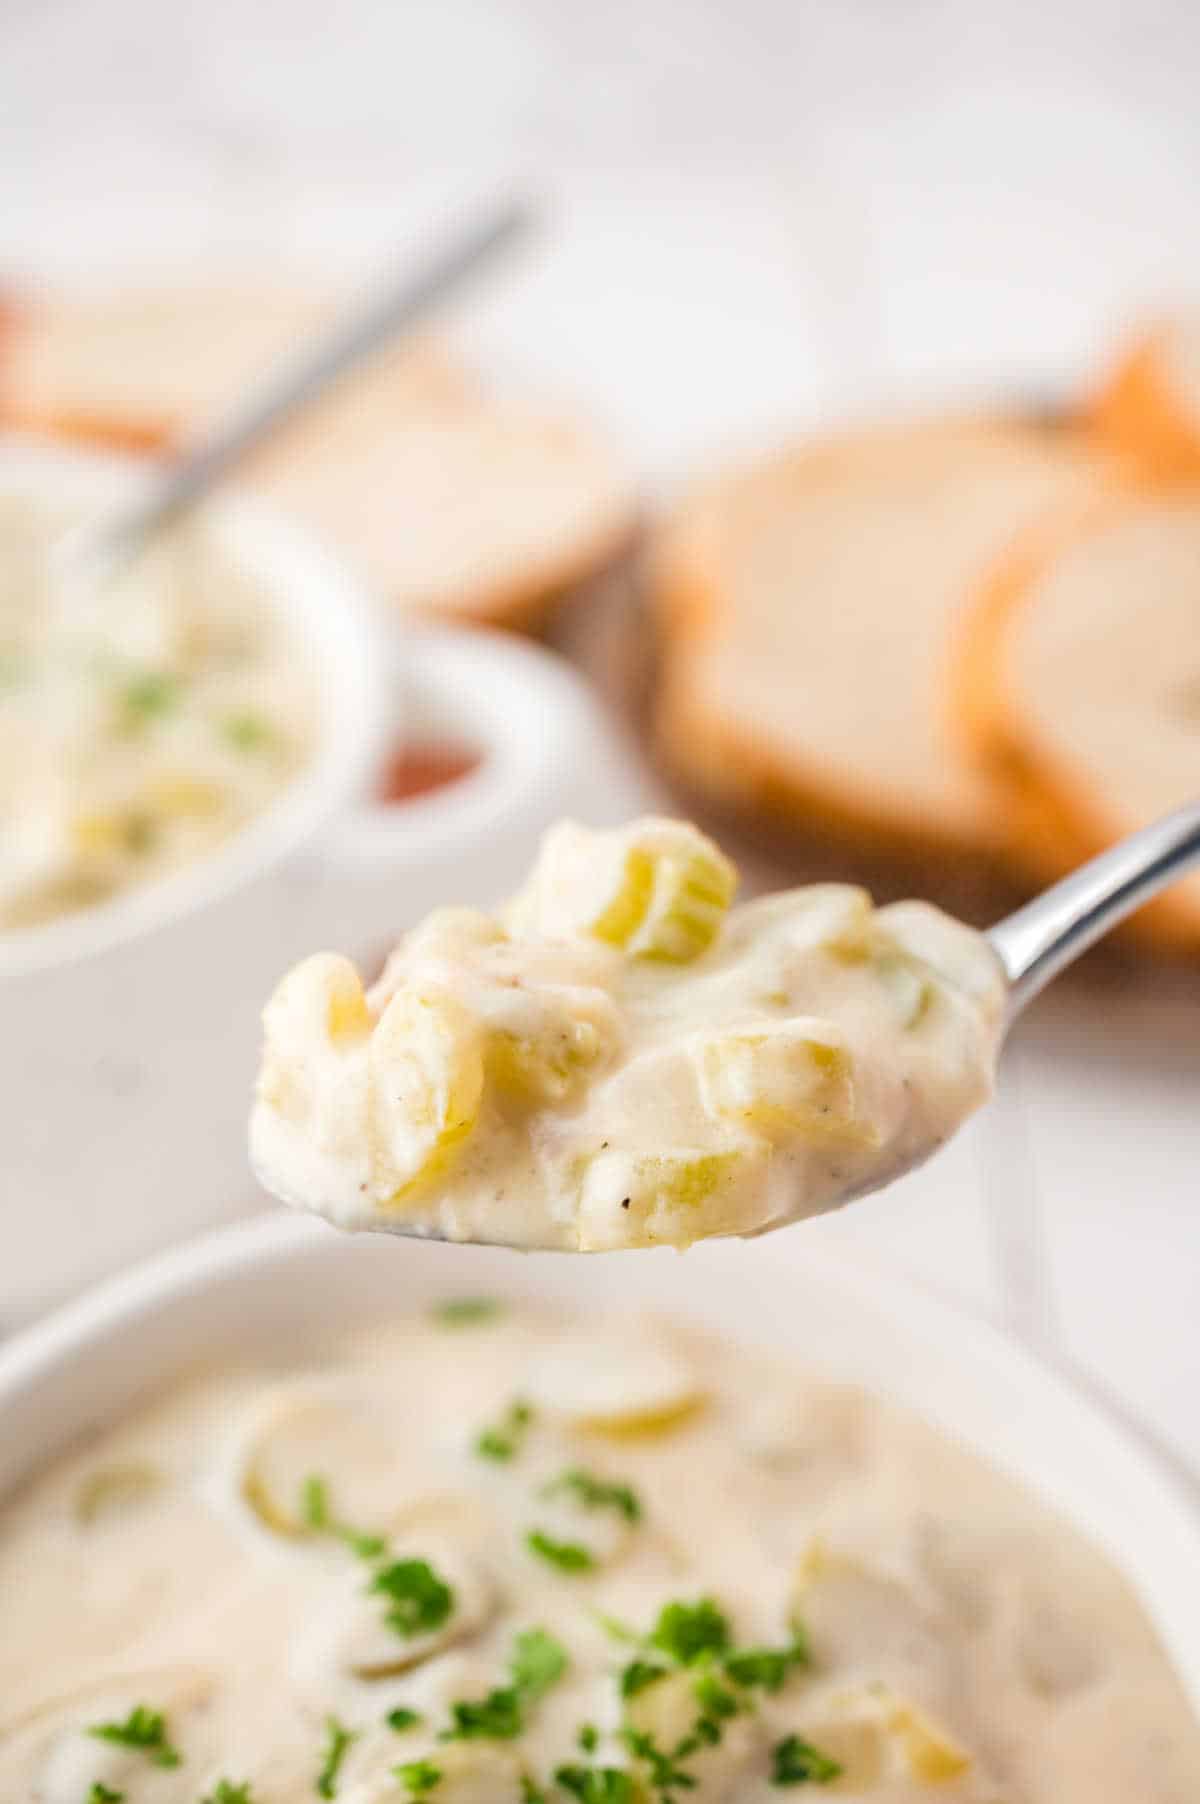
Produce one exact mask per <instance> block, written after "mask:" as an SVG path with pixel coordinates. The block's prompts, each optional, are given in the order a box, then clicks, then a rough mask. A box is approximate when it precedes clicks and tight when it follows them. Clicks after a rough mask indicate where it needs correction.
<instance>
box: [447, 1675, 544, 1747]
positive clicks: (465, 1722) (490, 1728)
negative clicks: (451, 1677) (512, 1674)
mask: <svg viewBox="0 0 1200 1804" xmlns="http://www.w3.org/2000/svg"><path fill="white" fill-rule="evenodd" d="M450 1715H451V1718H452V1726H451V1727H450V1728H449V1729H443V1730H442V1737H441V1738H442V1740H443V1741H475V1740H479V1739H483V1740H487V1741H513V1740H515V1739H516V1737H517V1736H518V1735H519V1734H520V1733H521V1731H522V1729H523V1728H524V1727H525V1712H524V1710H523V1709H522V1707H521V1694H520V1692H519V1691H518V1690H517V1689H516V1687H515V1685H502V1686H498V1687H497V1689H496V1690H495V1691H489V1692H488V1694H487V1696H486V1697H485V1698H460V1699H459V1700H458V1702H457V1703H454V1704H451V1706H450Z"/></svg>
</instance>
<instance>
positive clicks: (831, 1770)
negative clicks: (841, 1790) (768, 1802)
mask: <svg viewBox="0 0 1200 1804" xmlns="http://www.w3.org/2000/svg"><path fill="white" fill-rule="evenodd" d="M771 1762H772V1764H771V1784H772V1785H808V1784H812V1785H829V1784H830V1783H831V1782H832V1781H833V1780H834V1779H837V1778H839V1777H840V1775H841V1771H842V1769H841V1767H840V1765H839V1764H838V1762H837V1761H836V1760H831V1759H830V1758H829V1755H828V1754H822V1752H821V1750H820V1748H814V1747H813V1745H812V1742H811V1741H805V1740H804V1739H803V1738H802V1737H801V1736H799V1735H785V1736H784V1738H783V1740H782V1741H780V1742H776V1744H775V1746H774V1748H773V1749H772V1751H771Z"/></svg>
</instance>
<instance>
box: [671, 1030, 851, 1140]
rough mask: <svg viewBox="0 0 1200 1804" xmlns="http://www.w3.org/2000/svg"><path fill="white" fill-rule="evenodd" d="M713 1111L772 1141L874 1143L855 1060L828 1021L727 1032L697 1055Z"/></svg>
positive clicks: (705, 1090)
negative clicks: (862, 1115)
mask: <svg viewBox="0 0 1200 1804" xmlns="http://www.w3.org/2000/svg"><path fill="white" fill-rule="evenodd" d="M697 1057H698V1061H699V1066H700V1077H701V1083H702V1085H703V1088H704V1096H705V1101H706V1103H707V1106H708V1107H709V1108H710V1110H711V1111H712V1113H713V1114H715V1115H722V1116H726V1117H729V1118H731V1119H732V1120H734V1121H736V1122H737V1123H739V1124H740V1125H742V1126H744V1127H746V1128H749V1129H750V1130H751V1131H752V1132H755V1133H759V1134H763V1135H765V1136H766V1137H767V1138H768V1139H783V1138H789V1137H791V1136H795V1135H799V1136H801V1137H802V1138H804V1139H809V1140H813V1141H838V1140H843V1141H845V1140H850V1141H855V1142H857V1143H859V1144H862V1143H863V1141H864V1137H866V1138H867V1139H868V1140H869V1134H868V1130H867V1128H866V1125H865V1124H864V1123H863V1122H862V1121H861V1120H859V1119H858V1117H857V1115H856V1111H855V1092H854V1074H853V1062H852V1059H851V1056H850V1054H849V1053H848V1052H847V1050H846V1049H845V1047H844V1046H842V1045H841V1044H839V1042H838V1041H837V1039H836V1037H835V1035H834V1033H833V1030H832V1028H831V1026H830V1024H829V1023H828V1022H823V1021H816V1020H809V1019H808V1018H807V1017H803V1016H801V1017H798V1018H796V1019H794V1020H791V1021H780V1022H778V1023H774V1022H768V1023H766V1024H764V1025H763V1026H762V1027H761V1028H756V1029H755V1030H754V1031H753V1032H748V1031H747V1032H741V1033H730V1034H721V1035H719V1036H717V1037H715V1038H712V1039H707V1040H704V1041H702V1042H701V1044H700V1047H699V1049H698V1053H697Z"/></svg>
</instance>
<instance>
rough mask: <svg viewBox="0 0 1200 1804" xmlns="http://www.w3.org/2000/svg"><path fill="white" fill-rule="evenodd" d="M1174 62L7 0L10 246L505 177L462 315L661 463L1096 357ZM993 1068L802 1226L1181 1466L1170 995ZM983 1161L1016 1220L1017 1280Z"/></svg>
mask: <svg viewBox="0 0 1200 1804" xmlns="http://www.w3.org/2000/svg"><path fill="white" fill-rule="evenodd" d="M1198 93H1200V7H1196V6H1194V5H1191V4H1189V0H1141V4H1139V5H1138V6H1136V7H1133V6H1129V5H1127V4H1126V5H1118V4H1115V3H1092V4H1087V3H1085V0H1075V3H1071V4H1060V5H1058V6H1057V7H1055V6H1054V5H1052V4H1042V5H1036V6H1030V5H1017V4H1011V3H1008V4H1005V3H1002V0H997V4H995V5H991V6H982V5H971V4H953V3H952V0H946V3H943V4H935V3H929V4H915V3H914V4H902V3H899V0H897V3H894V4H889V0H874V3H873V4H871V3H869V0H831V3H830V4H828V5H813V4H799V3H796V0H793V3H790V4H789V0H737V3H736V4H734V3H726V4H721V5H715V4H690V5H689V4H687V0H605V4H595V3H593V0H437V3H436V4H432V3H431V4H427V5H415V4H403V3H400V0H393V3H392V4H386V3H379V4H374V5H342V6H332V5H330V4H329V0H321V3H320V4H318V3H317V0H289V3H284V0H205V3H204V4H202V5H201V4H191V3H190V0H189V3H187V4H185V3H183V0H173V3H172V0H105V3H103V4H101V3H99V0H92V3H91V4H81V3H80V0H0V266H2V267H3V269H4V271H5V272H6V273H7V274H8V276H10V277H11V278H12V279H14V280H23V281H24V282H25V283H26V284H27V285H30V284H32V285H36V283H37V282H39V281H43V282H50V281H59V282H62V283H76V282H80V281H84V282H89V283H102V282H103V281H104V279H105V278H106V276H108V275H110V274H118V275H122V276H123V275H126V274H128V273H129V272H131V271H133V272H140V273H142V274H145V275H148V276H150V277H152V278H155V279H161V278H163V277H164V276H169V275H171V274H172V273H188V272H193V271H194V272H201V271H202V272H203V273H204V274H205V275H211V274H212V273H213V271H214V269H217V270H220V269H229V270H239V271H247V270H248V271H255V270H260V269H263V268H268V269H270V271H271V272H272V273H273V274H274V275H276V276H278V275H279V274H280V272H281V271H287V270H294V271H295V272H296V274H297V275H298V276H299V277H301V278H303V277H306V276H316V277H317V278H319V279H320V280H321V281H322V282H324V283H326V284H329V283H331V282H335V281H338V280H340V279H343V278H345V279H350V278H353V277H354V276H356V275H358V274H360V273H362V272H365V271H369V270H373V269H376V268H378V267H380V266H381V265H386V264H387V263H388V262H389V261H390V260H391V259H392V257H393V256H394V255H396V254H397V253H399V252H400V251H402V250H403V247H404V245H405V244H406V243H408V242H411V240H412V236H413V234H414V233H415V232H419V230H420V229H421V227H422V225H423V224H425V223H426V222H428V221H429V220H430V219H432V218H434V217H436V216H437V214H438V211H439V209H440V208H441V207H443V206H444V205H446V204H450V203H454V202H456V201H461V200H463V199H464V198H467V197H470V196H471V195H475V194H479V193H480V192H486V191H487V190H489V189H492V188H495V187H504V186H506V185H508V184H510V183H512V182H516V183H518V184H519V185H522V186H527V187H532V188H533V189H534V190H535V191H536V192H537V193H538V194H539V195H540V196H541V197H542V199H543V203H544V207H545V214H546V227H545V230H544V233H543V235H542V237H541V240H540V242H539V243H538V245H537V247H536V248H535V249H534V250H533V251H532V252H531V254H530V256H529V257H528V258H527V259H526V260H524V261H523V262H522V264H521V265H520V267H519V268H514V269H512V270H511V271H510V272H509V273H508V274H507V275H505V276H504V277H502V278H500V279H498V280H497V281H495V282H494V283H493V284H492V285H491V286H490V289H489V291H488V292H487V293H486V294H485V295H483V296H481V297H480V298H479V299H478V300H477V301H476V302H475V303H473V305H472V306H471V307H470V308H469V309H468V310H466V311H464V312H463V313H462V314H461V317H460V321H459V326H460V330H461V332H462V334H463V336H464V337H465V339H466V340H467V342H468V343H469V345H470V346H471V348H472V349H474V350H475V351H477V352H478V353H479V354H480V355H481V356H483V357H484V358H485V359H486V360H488V361H490V362H491V363H492V364H493V365H494V366H495V367H497V368H503V369H506V370H508V369H511V370H512V371H515V372H517V373H518V374H520V375H522V376H523V377H525V376H528V377H533V378H535V379H538V380H544V381H546V382H547V383H551V384H554V385H557V386H560V387H561V386H564V385H565V386H567V387H569V388H570V389H572V390H573V391H575V392H576V393H578V394H579V395H580V396H581V397H582V398H583V399H584V400H585V401H587V402H588V403H589V404H590V405H591V407H592V408H593V410H594V411H595V412H597V413H598V414H599V415H600V416H601V417H602V418H605V419H607V420H608V421H609V422H610V423H611V424H612V426H613V427H614V428H615V429H616V431H617V433H618V434H619V436H620V437H621V439H622V441H623V442H624V445H625V447H626V450H627V452H628V454H629V456H630V458H631V459H632V460H633V462H634V463H635V464H636V465H637V467H638V468H639V469H640V471H641V472H642V474H643V477H644V478H645V479H646V481H647V483H648V484H649V485H650V486H651V487H652V488H655V489H660V490H661V489H669V488H670V487H671V486H672V485H673V484H674V483H676V482H678V481H679V480H681V479H682V478H683V477H684V476H685V475H686V474H687V473H688V472H689V471H692V470H694V469H695V468H696V467H698V466H700V465H703V464H705V463H708V462H711V461H713V460H714V459H715V458H717V457H718V456H719V455H721V454H723V453H725V452H727V451H728V450H729V449H730V448H731V447H733V446H738V445H742V444H748V443H753V442H756V441H760V440H762V439H764V438H768V437H770V436H772V435H773V434H775V433H777V432H779V431H780V430H781V429H783V428H785V427H792V426H795V425H797V424H801V425H804V424H812V423H816V422H819V421H821V420H824V419H829V418H836V417H838V416H840V415H844V414H846V413H849V412H863V411H867V410H870V409H873V408H878V407H880V406H883V405H892V404H894V403H898V402H909V403H911V402H912V401H913V400H914V399H916V398H931V397H941V396H943V395H945V394H947V393H949V392H953V391H963V390H970V391H973V392H976V393H980V394H1002V395H1007V396H1010V397H1019V398H1026V397H1039V396H1057V395H1061V394H1064V393H1069V392H1070V391H1071V389H1072V388H1073V386H1074V385H1075V384H1077V383H1079V382H1082V381H1086V380H1087V379H1088V378H1089V376H1090V375H1091V374H1092V373H1093V372H1094V371H1095V370H1096V369H1097V368H1098V367H1100V365H1101V364H1102V362H1103V359H1104V356H1105V354H1106V347H1107V346H1108V344H1109V342H1110V339H1111V335H1112V333H1113V332H1114V331H1115V330H1116V329H1118V328H1119V326H1120V324H1121V323H1122V322H1123V321H1124V320H1126V319H1127V318H1128V317H1129V316H1130V315H1131V314H1136V313H1137V312H1138V311H1139V310H1141V309H1143V308H1144V307H1145V306H1146V305H1147V304H1152V303H1154V302H1157V301H1158V300H1159V299H1161V298H1164V297H1177V296H1180V295H1186V294H1187V293H1188V292H1189V291H1192V292H1196V291H1200V230H1198V229H1197V228H1198V224H1200V220H1198V210H1197V195H1198V193H1200V105H1198V104H1197V94H1198ZM1014 1083H1015V1084H1017V1085H1019V1095H1017V1094H1014V1093H1013V1092H1012V1085H1013V1084H1014ZM1009 1085H1010V1094H1009V1095H1008V1097H1007V1098H1006V1100H1005V1101H1004V1102H1002V1104H1001V1113H1000V1115H999V1117H998V1118H993V1120H992V1121H991V1122H990V1123H985V1124H984V1126H983V1129H982V1130H981V1132H980V1133H976V1134H974V1135H973V1136H970V1137H968V1138H966V1139H965V1140H964V1141H963V1143H962V1144H960V1145H956V1146H955V1147H954V1148H952V1149H951V1150H950V1152H949V1153H948V1154H947V1155H945V1157H944V1158H943V1159H942V1160H941V1161H939V1162H938V1163H937V1164H936V1165H935V1166H934V1167H933V1168H932V1169H931V1170H930V1171H929V1172H927V1173H925V1174H922V1175H921V1176H920V1177H919V1178H917V1179H915V1180H911V1181H909V1182H908V1183H907V1184H906V1185H904V1186H902V1187H900V1188H899V1189H898V1190H897V1191H896V1192H894V1193H889V1195H888V1196H887V1197H886V1198H881V1199H876V1200H874V1201H872V1202H870V1203H868V1204H865V1205H862V1206H861V1207H860V1208H859V1209H857V1210H855V1211H852V1212H850V1213H849V1214H848V1215H846V1216H845V1217H842V1218H839V1219H836V1220H833V1221H830V1222H827V1223H821V1224H819V1225H817V1226H815V1227H814V1228H812V1229H809V1230H806V1231H805V1232H813V1233H819V1234H825V1235H828V1236H830V1237H842V1238H849V1239H851V1240H854V1241H856V1242H861V1243H864V1244H868V1245H870V1246H873V1247H875V1248H877V1249H882V1250H884V1251H885V1252H886V1253H887V1255H888V1256H890V1257H893V1258H895V1259H896V1260H897V1261H899V1262H900V1263H902V1264H904V1265H905V1266H907V1267H909V1268H910V1269H913V1270H915V1271H917V1272H919V1273H920V1274H922V1275H923V1276H925V1277H927V1278H930V1279H932V1280H933V1281H934V1282H936V1283H938V1284H939V1285H940V1286H941V1287H942V1288H945V1289H949V1290H951V1291H953V1292H956V1293H958V1294H960V1295H961V1296H962V1297H964V1298H965V1299H966V1300H967V1301H969V1302H970V1303H972V1304H974V1305H976V1306H979V1307H983V1308H986V1309H989V1310H992V1311H1000V1310H1002V1309H1003V1308H1005V1307H1007V1309H1008V1311H1009V1313H1010V1314H1011V1313H1015V1314H1017V1315H1018V1316H1023V1317H1024V1318H1025V1320H1026V1323H1027V1325H1031V1326H1032V1328H1033V1331H1034V1332H1036V1333H1040V1334H1042V1335H1043V1336H1044V1335H1045V1334H1046V1333H1047V1332H1048V1331H1049V1329H1050V1326H1051V1314H1052V1313H1053V1312H1055V1311H1056V1312H1057V1316H1058V1319H1059V1321H1060V1323H1061V1329H1062V1334H1063V1336H1064V1339H1065V1343H1066V1346H1067V1347H1068V1349H1069V1350H1070V1352H1071V1353H1072V1354H1073V1355H1075V1356H1076V1357H1078V1358H1080V1359H1081V1360H1083V1361H1084V1362H1085V1363H1086V1364H1087V1365H1088V1366H1090V1367H1091V1368H1092V1369H1094V1370H1095V1371H1097V1372H1099V1373H1100V1374H1102V1375H1103V1377H1104V1378H1105V1379H1106V1380H1107V1381H1108V1382H1109V1383H1110V1384H1111V1385H1112V1386H1113V1387H1114V1388H1115V1389H1116V1391H1117V1392H1118V1393H1119V1394H1120V1395H1122V1396H1124V1397H1125V1398H1126V1399H1127V1400H1129V1402H1130V1403H1131V1404H1132V1405H1133V1406H1134V1407H1135V1408H1136V1409H1137V1410H1138V1411H1139V1413H1140V1414H1141V1415H1142V1416H1143V1418H1144V1419H1145V1420H1146V1421H1147V1422H1149V1423H1151V1424H1154V1425H1156V1426H1157V1428H1158V1429H1159V1430H1160V1431H1161V1432H1163V1433H1164V1434H1165V1435H1166V1436H1167V1437H1168V1438H1169V1439H1170V1440H1171V1441H1172V1442H1173V1443H1174V1444H1175V1446H1176V1447H1177V1448H1179V1449H1181V1450H1182V1451H1184V1453H1185V1454H1186V1456H1187V1457H1189V1458H1190V1459H1191V1460H1192V1461H1193V1462H1194V1463H1195V1464H1197V1465H1200V1408H1198V1406H1197V1402H1196V1398H1197V1392H1198V1389H1200V1386H1198V1380H1200V1350H1198V1337H1197V1332H1196V1317H1197V1315H1198V1314H1200V1226H1198V1224H1197V1220H1196V1204H1197V1201H1198V1190H1200V1185H1198V1183H1197V1171H1196V1167H1197V1155H1198V1154H1200V1127H1198V1125H1197V1098H1198V1097H1200V1001H1198V1000H1197V991H1195V990H1193V991H1192V992H1191V993H1190V994H1188V993H1184V992H1183V990H1182V987H1181V990H1180V993H1179V994H1178V995H1172V994H1171V993H1170V986H1167V987H1166V989H1165V990H1164V991H1163V992H1161V993H1159V994H1158V995H1157V996H1155V997H1154V998H1150V999H1147V1000H1146V1001H1145V1003H1144V1004H1141V1005H1138V1006H1137V1007H1131V1006H1130V1005H1129V1003H1128V1002H1122V1003H1120V1004H1119V1005H1118V1004H1117V1003H1114V1002H1110V1001H1109V1000H1107V999H1106V998H1105V997H1103V996H1100V997H1097V998H1095V999H1092V1000H1078V1001H1076V1000H1071V999H1068V1000H1067V1001H1065V1002H1061V1003H1050V1004H1049V1005H1048V1007H1047V1008H1046V1009H1045V1010H1043V1011H1042V1013H1041V1014H1040V1016H1039V1017H1037V1018H1035V1019H1034V1021H1033V1022H1031V1024H1030V1026H1029V1028H1028V1029H1027V1030H1025V1031H1024V1033H1023V1036H1022V1046H1021V1047H1020V1048H1019V1049H1018V1054H1017V1059H1016V1061H1015V1062H1014V1065H1013V1067H1012V1070H1011V1075H1010V1080H1009ZM989 1171H990V1173H991V1174H992V1182H993V1184H996V1185H998V1186H999V1187H1000V1188H1002V1189H1003V1190H1004V1194H1005V1196H1006V1198H1007V1199H1008V1200H1007V1203H1006V1207H1007V1208H1008V1209H1009V1212H1010V1213H1011V1215H1012V1216H1013V1218H1014V1219H1015V1220H1016V1221H1017V1222H1018V1223H1019V1224H1020V1225H1021V1228H1022V1232H1021V1234H1020V1236H1018V1238H1017V1242H1016V1253H1015V1255H1014V1257H1015V1260H1016V1263H1017V1265H1018V1267H1020V1268H1021V1269H1018V1271H1017V1274H1016V1282H1015V1285H1014V1286H1013V1287H1012V1288H1010V1291H1009V1294H1008V1300H1007V1305H1005V1304H1003V1302H1002V1294H1001V1289H1000V1287H999V1285H998V1282H997V1264H996V1260H995V1257H994V1247H993V1243H992V1240H991V1238H990V1236H989V1230H988V1228H987V1215H986V1211H985V1209H984V1206H983V1197H984V1177H983V1174H984V1173H985V1172H989ZM1031 1232H1036V1233H1037V1234H1038V1235H1040V1236H1041V1238H1042V1240H1043V1241H1044V1244H1045V1246H1046V1248H1047V1249H1048V1261H1049V1263H1048V1268H1046V1269H1042V1268H1040V1267H1039V1266H1038V1264H1037V1261H1036V1259H1032V1258H1031V1247H1034V1243H1032V1242H1031V1240H1030V1233H1031ZM778 1247H779V1256H780V1257H787V1258H797V1259H799V1258H802V1257H803V1235H802V1234H792V1235H789V1236H785V1237H783V1238H782V1239H781V1240H780V1241H779V1242H778ZM1034 1250H1036V1249H1035V1248H1034Z"/></svg>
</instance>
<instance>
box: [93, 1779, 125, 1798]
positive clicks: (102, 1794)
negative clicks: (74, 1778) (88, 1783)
mask: <svg viewBox="0 0 1200 1804" xmlns="http://www.w3.org/2000/svg"><path fill="white" fill-rule="evenodd" d="M87 1804H125V1793H124V1792H123V1791H113V1789H112V1787H111V1786H108V1785H102V1784H101V1782H100V1780H99V1779H94V1780H93V1781H92V1789H91V1790H90V1791H89V1792H88V1795H87Z"/></svg>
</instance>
